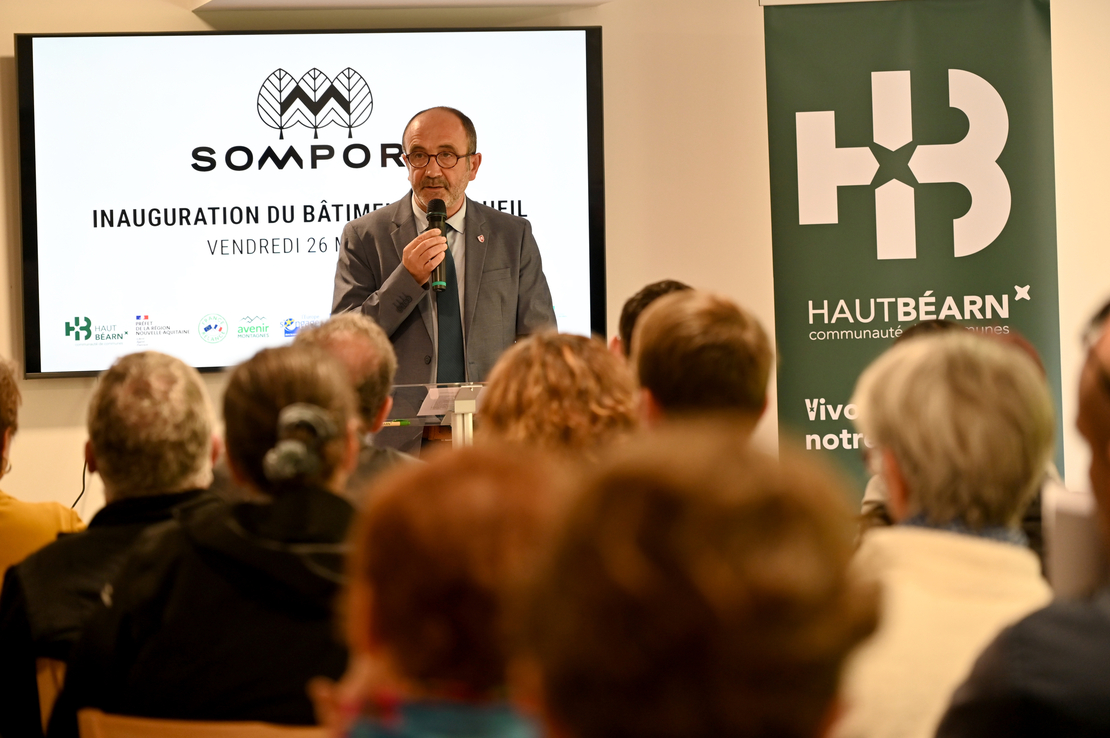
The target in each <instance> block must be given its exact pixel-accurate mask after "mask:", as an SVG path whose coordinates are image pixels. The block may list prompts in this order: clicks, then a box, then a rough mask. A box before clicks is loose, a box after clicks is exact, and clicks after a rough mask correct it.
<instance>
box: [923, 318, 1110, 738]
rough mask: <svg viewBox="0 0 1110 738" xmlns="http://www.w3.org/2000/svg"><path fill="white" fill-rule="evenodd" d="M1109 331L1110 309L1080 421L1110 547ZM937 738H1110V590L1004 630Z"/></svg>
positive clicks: (1098, 334) (1095, 343) (1099, 328)
mask: <svg viewBox="0 0 1110 738" xmlns="http://www.w3.org/2000/svg"><path fill="white" fill-rule="evenodd" d="M1108 325H1110V302H1108V303H1106V304H1105V305H1104V306H1103V308H1102V309H1101V310H1100V311H1099V312H1098V313H1097V314H1096V315H1095V316H1094V318H1093V319H1092V320H1091V323H1090V325H1089V326H1088V330H1087V334H1086V336H1085V347H1086V349H1087V360H1086V362H1085V363H1084V365H1083V371H1082V373H1081V374H1080V375H1079V412H1078V415H1077V417H1076V421H1075V425H1076V428H1077V429H1078V430H1079V433H1080V434H1081V435H1082V436H1083V438H1084V440H1086V441H1087V444H1088V445H1089V446H1090V447H1091V467H1090V480H1091V491H1092V492H1093V494H1094V498H1095V502H1096V503H1097V506H1096V507H1097V516H1098V522H1099V525H1100V527H1101V529H1102V533H1103V539H1104V540H1110V538H1108V537H1107V536H1108V535H1110V369H1108V367H1110V331H1108V330H1107V326H1108ZM1094 563H1095V562H1092V564H1094ZM937 735H938V736H940V737H941V738H960V737H962V736H983V735H989V736H991V737H992V738H996V737H998V738H1009V737H1010V736H1014V737H1017V736H1030V737H1031V738H1032V737H1033V736H1049V735H1050V736H1053V737H1054V738H1057V737H1062V736H1104V735H1110V587H1108V586H1107V585H1104V586H1103V587H1102V588H1101V589H1100V590H1098V591H1097V592H1095V593H1093V594H1092V595H1091V596H1090V597H1089V598H1088V599H1085V600H1067V599H1057V600H1056V601H1054V602H1052V603H1051V604H1050V605H1048V606H1047V607H1045V608H1044V609H1042V610H1038V611H1037V612H1034V613H1032V614H1031V615H1029V616H1027V617H1025V618H1024V619H1022V620H1019V621H1018V622H1017V623H1015V624H1014V625H1012V626H1010V627H1009V628H1007V629H1006V630H1004V631H1002V633H1001V634H999V636H998V637H997V638H996V639H995V640H994V642H993V643H991V644H990V645H989V646H988V647H987V648H986V650H985V651H984V652H983V653H982V655H980V656H979V659H978V661H976V663H975V666H974V668H973V669H972V671H971V674H970V675H969V676H968V678H967V681H965V682H964V684H963V685H962V686H960V687H959V688H958V689H957V690H956V692H955V694H954V695H953V697H952V702H951V704H950V705H949V707H948V712H947V713H946V714H945V716H944V718H943V720H942V721H941V724H940V727H939V728H938V729H937Z"/></svg>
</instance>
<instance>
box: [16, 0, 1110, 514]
mask: <svg viewBox="0 0 1110 738" xmlns="http://www.w3.org/2000/svg"><path fill="white" fill-rule="evenodd" d="M189 4H190V3H189V2H188V0H176V1H174V0H0V142H2V143H0V172H2V173H3V192H4V197H3V199H2V200H0V233H2V234H3V238H4V240H5V242H6V246H7V249H8V258H7V259H4V260H3V261H2V262H0V276H2V277H3V280H4V282H5V283H6V284H7V286H8V296H7V299H4V300H0V354H3V355H6V356H12V357H14V358H16V359H17V360H18V361H20V362H21V361H22V328H21V321H22V315H21V307H20V306H21V300H22V294H21V288H20V284H19V281H20V271H19V263H20V258H19V223H18V203H19V178H18V138H17V114H16V100H15V91H14V89H15V66H14V60H13V54H14V43H13V40H12V34H14V33H31V32H51V33H63V32H71V33H75V32H95V31H186V30H188V31H191V30H205V29H219V30H265V29H307V28H381V27H445V26H548V25H600V26H602V27H603V28H604V32H603V46H604V59H605V62H604V66H605V68H604V76H605V83H604V84H605V137H606V141H605V147H606V157H605V165H606V208H607V217H608V223H609V226H608V233H607V239H608V270H609V278H608V290H609V325H610V330H611V331H612V330H615V328H616V325H615V324H616V316H617V315H618V314H619V311H620V306H621V305H622V304H623V302H624V300H625V299H626V298H627V297H628V296H629V295H631V294H632V293H633V292H635V291H636V290H638V289H639V288H640V287H641V286H643V285H644V284H645V283H647V282H651V281H654V280H657V279H662V278H667V277H670V278H676V279H681V280H683V281H686V282H689V283H691V284H693V285H695V286H697V287H701V288H706V289H712V290H716V291H718V292H722V293H724V294H727V295H730V296H732V297H734V298H735V299H737V300H739V301H740V302H741V303H743V304H744V305H746V306H748V307H749V308H750V309H751V310H753V312H755V313H756V314H757V315H758V316H759V318H760V319H761V320H763V321H764V323H765V325H766V326H767V328H768V330H770V331H773V330H774V303H773V289H772V283H771V233H770V229H771V225H770V202H769V186H768V172H767V115H766V114H767V110H766V87H765V78H764V68H763V23H762V9H761V8H760V7H759V5H758V3H757V0H683V2H675V1H674V0H612V2H609V3H607V4H605V5H601V6H597V7H593V8H590V7H584V8H572V9H559V8H545V7H526V8H497V9H454V10H429V9H419V10H376V11H369V10H366V11H281V12H264V11H253V12H246V11H243V12H238V11H223V12H215V11H213V12H207V13H204V12H202V13H200V14H194V13H192V12H191V11H189V10H188V9H187V6H188V5H189ZM1052 9H1053V47H1054V50H1055V54H1054V60H1053V63H1054V82H1055V114H1056V139H1057V141H1056V151H1057V159H1056V171H1057V199H1058V209H1059V210H1058V215H1059V236H1060V239H1059V240H1060V278H1061V294H1062V296H1063V297H1062V300H1063V304H1062V306H1061V315H1062V321H1063V326H1062V331H1061V333H1062V335H1063V336H1064V338H1063V349H1064V353H1063V360H1064V377H1065V381H1066V384H1065V387H1064V399H1065V407H1064V409H1063V412H1064V414H1065V428H1067V429H1068V431H1069V445H1068V446H1067V447H1066V453H1067V455H1068V476H1069V480H1078V481H1082V479H1083V475H1084V472H1083V469H1084V467H1085V460H1084V459H1081V458H1080V456H1081V453H1082V452H1081V444H1077V443H1076V442H1075V439H1074V437H1073V436H1071V435H1070V429H1071V425H1072V419H1073V418H1074V413H1075V411H1074V394H1075V386H1074V385H1075V382H1074V378H1075V377H1076V376H1077V374H1078V364H1079V362H1080V361H1081V360H1082V357H1081V356H1080V355H1079V353H1078V349H1077V346H1076V343H1075V340H1074V337H1075V336H1076V335H1077V333H1078V330H1079V326H1080V324H1081V323H1082V321H1083V319H1084V318H1085V317H1086V315H1087V314H1088V313H1089V312H1090V311H1091V310H1092V309H1093V307H1094V306H1096V305H1097V304H1098V303H1099V302H1100V301H1101V299H1102V297H1103V296H1104V295H1108V294H1110V251H1108V250H1107V249H1105V248H1102V244H1101V243H1100V238H1101V236H1102V233H1101V229H1100V228H1099V226H1100V224H1101V217H1100V213H1101V208H1099V207H1098V206H1099V205H1100V204H1101V201H1105V200H1108V199H1110V178H1108V177H1106V176H1105V175H1104V174H1103V172H1106V171H1110V169H1108V165H1110V160H1108V159H1110V143H1108V142H1107V141H1106V140H1105V135H1106V134H1105V130H1104V129H1105V126H1104V125H1103V122H1104V121H1105V120H1107V119H1108V116H1107V115H1106V113H1107V110H1106V109H1107V107H1108V106H1110V102H1107V98H1108V97H1110V95H1108V92H1110V51H1107V49H1110V3H1106V2H1105V0H1056V2H1054V3H1053V8H1052ZM398 63H399V64H403V60H399V62H398ZM551 144H552V145H553V146H557V144H558V142H551ZM702 151H708V152H712V154H711V156H709V157H708V158H709V159H710V161H709V163H704V162H703V161H702V158H703V157H702V156H701V155H700V154H699V152H702ZM722 210H723V211H724V212H722ZM724 222H728V223H733V224H734V223H741V224H743V227H742V228H741V229H740V231H741V233H740V234H739V235H737V232H736V229H735V228H734V227H732V226H729V227H727V228H726V227H722V226H720V225H718V224H720V223H724ZM206 381H207V383H208V385H209V389H210V390H211V391H212V394H213V397H214V399H216V400H217V401H218V398H219V394H220V392H221V391H222V386H223V380H222V377H219V376H209V377H207V378H206ZM92 386H93V380H91V379H89V380H32V381H26V382H23V383H22V388H23V392H24V407H23V411H22V414H21V431H20V433H19V434H18V435H17V437H16V443H15V448H14V450H13V454H12V460H13V463H14V467H15V468H14V471H13V472H12V474H11V475H10V476H8V477H5V478H4V480H3V481H2V482H0V486H3V488H4V489H5V491H7V492H9V493H10V494H14V495H16V496H17V497H20V498H23V499H56V500H59V501H66V502H67V503H68V502H70V501H72V500H73V498H74V497H76V495H77V492H78V491H79V489H80V475H81V458H82V456H81V448H82V446H83V443H84V439H85V433H84V428H83V421H84V406H85V403H86V401H87V398H88V394H89V391H90V389H91V388H92ZM771 407H772V408H773V407H774V399H773V398H772V400H771ZM776 432H777V427H776V422H775V418H774V417H773V413H772V416H771V417H769V418H768V419H767V420H765V422H764V423H763V424H762V426H761V428H760V431H759V433H760V435H761V437H762V438H763V439H764V440H767V441H771V440H773V438H774V436H775V434H776ZM1073 459H1079V462H1080V463H1079V464H1078V465H1073V463H1072V460H1073ZM1072 483H1073V484H1075V483H1076V481H1072ZM100 504H102V495H101V492H100V487H99V484H98V483H96V482H94V483H93V485H92V489H91V491H90V493H89V494H88V495H87V498H86V500H85V501H83V504H82V505H80V506H79V507H78V509H79V511H81V512H82V514H83V515H84V516H85V517H86V518H87V517H89V516H90V515H91V513H92V512H94V511H95V510H96V509H97V508H98V507H99V506H100Z"/></svg>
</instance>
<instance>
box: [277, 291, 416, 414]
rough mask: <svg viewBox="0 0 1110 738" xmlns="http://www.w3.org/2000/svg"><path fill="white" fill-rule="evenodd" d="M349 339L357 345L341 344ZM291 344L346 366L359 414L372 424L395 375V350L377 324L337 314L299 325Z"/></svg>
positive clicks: (364, 319)
mask: <svg viewBox="0 0 1110 738" xmlns="http://www.w3.org/2000/svg"><path fill="white" fill-rule="evenodd" d="M351 340H353V341H355V342H356V343H357V345H355V346H351V345H350V344H349V343H348V344H347V345H346V346H345V345H344V343H345V342H347V341H351ZM294 343H296V344H298V345H302V344H303V345H308V346H316V347H318V348H321V349H323V350H324V351H326V352H328V353H330V354H332V355H333V356H335V357H336V358H337V359H339V360H340V361H341V362H342V363H343V365H344V366H346V367H347V371H348V372H349V373H350V375H351V384H352V386H353V387H354V388H355V391H356V392H357V393H358V412H359V416H360V417H361V418H362V421H363V423H365V424H366V425H370V424H371V423H373V422H374V419H375V418H376V417H377V415H378V411H380V410H381V408H382V404H383V403H384V402H385V401H386V399H388V397H389V393H390V392H391V391H392V390H393V378H394V377H395V376H396V375H397V353H396V351H394V349H393V344H392V343H391V342H390V340H389V336H387V335H386V334H385V331H384V330H382V328H381V326H379V325H378V324H377V323H375V322H374V321H373V319H371V318H369V317H367V316H366V315H363V314H362V313H354V312H351V313H340V314H339V315H335V316H333V317H332V318H330V319H329V320H327V321H325V322H323V323H320V324H319V325H314V326H312V327H310V328H302V329H301V330H300V331H299V332H298V333H297V337H296V338H295V339H294ZM349 349H353V350H349Z"/></svg>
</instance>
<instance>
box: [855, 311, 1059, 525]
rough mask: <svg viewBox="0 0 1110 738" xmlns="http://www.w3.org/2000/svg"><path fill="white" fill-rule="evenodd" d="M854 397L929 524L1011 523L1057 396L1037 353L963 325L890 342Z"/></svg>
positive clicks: (1031, 482)
mask: <svg viewBox="0 0 1110 738" xmlns="http://www.w3.org/2000/svg"><path fill="white" fill-rule="evenodd" d="M852 402H853V403H854V404H855V405H856V406H857V408H858V412H859V418H858V420H857V421H856V422H857V424H858V425H859V427H860V430H862V431H863V433H864V435H865V436H866V438H867V440H868V441H869V442H870V443H871V445H873V446H874V447H877V448H880V449H883V448H885V449H889V450H890V451H891V452H892V453H893V455H894V458H895V459H896V460H897V462H898V466H899V467H900V470H901V472H902V475H903V477H904V478H905V481H906V486H907V490H908V496H909V506H910V512H911V513H912V514H924V515H925V516H926V518H927V519H928V520H929V521H930V522H932V523H936V524H944V523H949V522H954V521H959V522H962V523H964V524H966V525H968V526H969V527H971V528H973V529H980V528H982V527H984V526H990V525H1005V526H1012V525H1015V524H1016V522H1017V519H1018V516H1019V515H1020V514H1021V511H1022V510H1023V509H1024V507H1025V505H1026V504H1027V503H1028V501H1029V499H1030V498H1031V496H1032V495H1033V493H1034V491H1035V490H1036V488H1037V486H1038V484H1039V482H1040V481H1041V479H1042V477H1043V475H1044V471H1045V464H1046V463H1047V461H1048V459H1049V457H1050V455H1051V454H1052V444H1053V433H1054V431H1055V420H1054V415H1053V409H1052V401H1051V399H1050V398H1049V394H1048V387H1047V386H1046V384H1045V381H1044V378H1043V377H1042V376H1041V375H1040V373H1039V372H1038V371H1037V368H1036V366H1034V364H1033V361H1032V359H1030V358H1029V357H1028V356H1027V355H1025V354H1024V353H1022V352H1021V351H1019V350H1018V349H1016V348H1013V347H1011V346H1007V345H1005V344H1003V343H1001V342H999V341H992V340H988V339H985V338H983V337H982V336H975V335H973V334H969V333H967V332H964V331H956V332H953V333H944V334H939V335H932V336H922V337H920V338H915V339H914V340H912V341H907V342H905V343H902V344H898V345H896V346H893V347H892V348H891V349H890V350H888V351H887V352H886V353H884V354H883V355H881V356H880V357H879V358H878V359H876V360H875V362H874V363H872V364H871V366H869V367H868V368H867V369H866V370H865V371H864V373H863V374H862V375H861V376H860V378H859V382H858V383H857V384H856V391H855V394H854V396H853V397H852Z"/></svg>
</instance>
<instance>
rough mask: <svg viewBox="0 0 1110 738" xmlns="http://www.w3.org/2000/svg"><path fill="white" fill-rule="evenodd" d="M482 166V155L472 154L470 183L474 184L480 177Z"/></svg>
mask: <svg viewBox="0 0 1110 738" xmlns="http://www.w3.org/2000/svg"><path fill="white" fill-rule="evenodd" d="M480 166H482V155H481V154H471V156H470V179H468V180H467V181H468V182H473V181H474V178H475V177H477V176H478V167H480Z"/></svg>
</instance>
